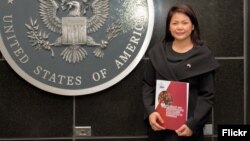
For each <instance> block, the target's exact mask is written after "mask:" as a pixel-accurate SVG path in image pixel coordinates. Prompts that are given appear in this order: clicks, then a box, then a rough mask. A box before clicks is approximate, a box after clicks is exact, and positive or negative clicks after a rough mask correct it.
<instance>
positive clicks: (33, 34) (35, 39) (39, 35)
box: [25, 18, 54, 56]
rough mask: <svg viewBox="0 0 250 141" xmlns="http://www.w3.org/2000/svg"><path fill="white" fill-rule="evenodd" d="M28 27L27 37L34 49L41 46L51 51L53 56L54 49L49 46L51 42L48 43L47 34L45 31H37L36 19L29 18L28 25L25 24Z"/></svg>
mask: <svg viewBox="0 0 250 141" xmlns="http://www.w3.org/2000/svg"><path fill="white" fill-rule="evenodd" d="M25 26H26V27H27V28H28V30H29V31H28V32H27V35H28V38H29V39H30V42H31V43H32V46H33V47H35V49H36V50H41V49H42V48H43V49H45V50H49V51H51V56H54V51H53V49H52V48H51V46H52V45H53V44H50V43H49V41H48V38H49V34H46V33H45V32H42V31H39V25H38V24H37V20H35V21H33V20H32V18H31V19H30V25H29V24H25Z"/></svg>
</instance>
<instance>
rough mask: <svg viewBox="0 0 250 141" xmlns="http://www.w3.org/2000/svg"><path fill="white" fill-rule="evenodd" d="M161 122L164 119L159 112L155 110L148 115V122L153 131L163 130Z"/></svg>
mask: <svg viewBox="0 0 250 141" xmlns="http://www.w3.org/2000/svg"><path fill="white" fill-rule="evenodd" d="M159 123H160V124H163V123H164V121H163V119H162V118H161V116H160V114H159V113H157V112H153V113H151V114H150V115H149V124H150V126H151V128H152V129H153V130H154V131H160V130H165V128H164V127H163V126H161V125H160V124H159Z"/></svg>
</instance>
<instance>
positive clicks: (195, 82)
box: [143, 42, 219, 133]
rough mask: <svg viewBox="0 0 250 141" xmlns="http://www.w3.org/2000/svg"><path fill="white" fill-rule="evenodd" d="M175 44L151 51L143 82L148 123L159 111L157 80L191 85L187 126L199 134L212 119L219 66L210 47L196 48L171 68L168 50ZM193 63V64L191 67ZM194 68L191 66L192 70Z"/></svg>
mask: <svg viewBox="0 0 250 141" xmlns="http://www.w3.org/2000/svg"><path fill="white" fill-rule="evenodd" d="M171 45H172V43H164V42H162V43H160V44H157V45H156V46H155V47H153V48H152V49H151V50H150V52H149V58H150V59H149V60H148V62H147V64H146V68H145V73H144V79H143V102H144V107H145V120H148V116H149V115H150V114H151V113H152V112H154V111H155V108H154V107H155V106H154V104H155V103H154V101H155V85H156V80H157V79H161V80H173V81H183V82H188V83H189V86H190V88H189V103H188V104H189V105H188V107H189V110H188V120H187V122H186V124H187V126H188V127H189V128H190V129H191V130H192V131H193V132H194V133H195V132H198V131H199V130H200V129H202V128H203V126H204V125H205V123H206V122H207V120H208V118H209V114H210V111H211V109H212V106H213V99H214V71H215V70H216V69H217V68H218V67H219V64H218V62H217V61H216V60H215V59H214V57H213V55H212V53H211V51H210V50H209V49H208V48H207V47H206V46H204V45H203V46H195V47H194V48H193V49H192V51H191V52H189V54H188V57H187V58H185V60H183V61H182V62H181V63H179V64H178V65H177V66H176V67H175V68H171V67H170V66H169V64H168V61H167V55H166V50H165V48H166V47H171ZM188 64H189V65H188ZM190 66H191V67H190Z"/></svg>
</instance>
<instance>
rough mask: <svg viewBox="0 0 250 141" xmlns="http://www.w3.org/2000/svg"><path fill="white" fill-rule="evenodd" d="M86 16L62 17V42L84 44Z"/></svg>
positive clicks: (85, 40) (85, 39) (65, 43)
mask: <svg viewBox="0 0 250 141" xmlns="http://www.w3.org/2000/svg"><path fill="white" fill-rule="evenodd" d="M86 25H87V19H86V17H63V18H62V44H64V45H84V44H86V42H87V26H86Z"/></svg>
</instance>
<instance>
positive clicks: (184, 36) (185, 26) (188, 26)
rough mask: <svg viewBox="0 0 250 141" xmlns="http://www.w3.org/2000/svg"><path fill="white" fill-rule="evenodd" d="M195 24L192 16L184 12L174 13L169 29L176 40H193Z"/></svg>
mask: <svg viewBox="0 0 250 141" xmlns="http://www.w3.org/2000/svg"><path fill="white" fill-rule="evenodd" d="M193 28H194V27H193V24H192V22H191V20H190V18H189V17H188V16H187V15H185V14H183V13H179V12H177V13H174V15H173V16H172V18H171V21H170V25H169V30H170V32H171V34H172V36H173V37H174V39H175V40H178V41H185V40H191V36H190V35H191V33H192V30H193Z"/></svg>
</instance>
